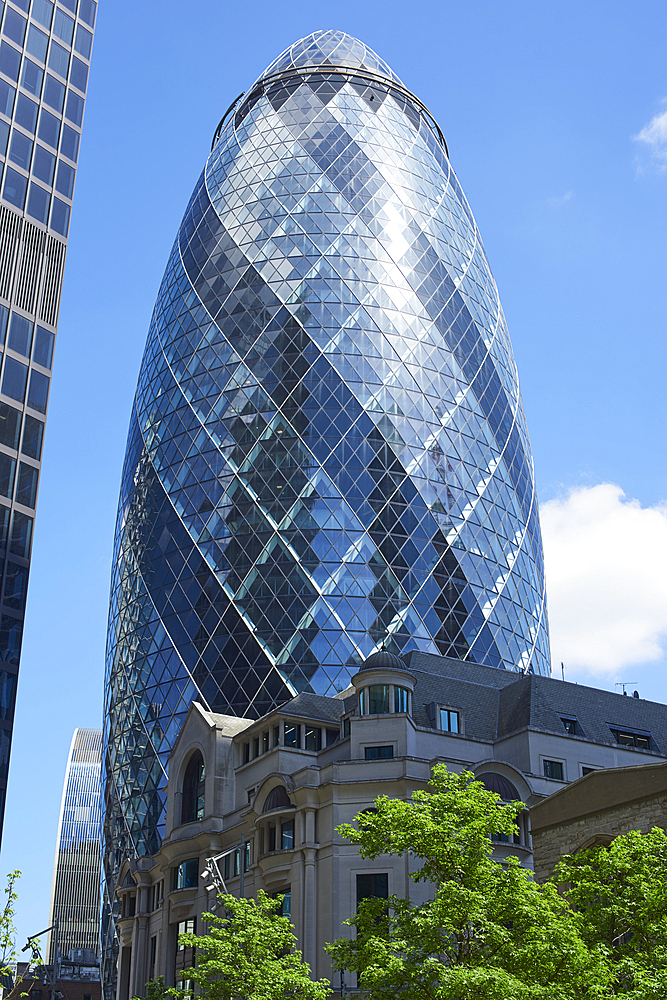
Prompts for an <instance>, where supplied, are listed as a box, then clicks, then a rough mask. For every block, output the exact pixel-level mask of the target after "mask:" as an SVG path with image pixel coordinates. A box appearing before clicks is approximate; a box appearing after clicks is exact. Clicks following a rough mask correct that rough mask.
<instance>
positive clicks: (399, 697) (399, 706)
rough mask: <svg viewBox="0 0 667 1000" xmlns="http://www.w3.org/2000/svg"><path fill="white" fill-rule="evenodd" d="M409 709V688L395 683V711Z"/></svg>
mask: <svg viewBox="0 0 667 1000" xmlns="http://www.w3.org/2000/svg"><path fill="white" fill-rule="evenodd" d="M407 710H408V689H407V688H404V687H398V686H397V685H394V711H395V712H407Z"/></svg>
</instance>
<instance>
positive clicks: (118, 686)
mask: <svg viewBox="0 0 667 1000" xmlns="http://www.w3.org/2000/svg"><path fill="white" fill-rule="evenodd" d="M382 644H384V645H385V646H386V648H388V649H390V650H392V651H394V652H396V653H399V654H400V653H405V652H407V651H408V650H410V649H419V650H425V651H430V652H433V653H441V654H447V655H451V656H457V657H462V658H464V659H470V660H473V661H475V662H478V663H485V664H491V665H494V666H496V667H505V668H507V669H512V670H516V669H527V670H535V671H538V672H541V673H548V671H549V653H548V634H547V622H546V611H545V594H544V577H543V565H542V543H541V537H540V528H539V523H538V513H537V505H536V499H535V490H534V482H533V467H532V459H531V454H530V446H529V441H528V435H527V431H526V425H525V419H524V414H523V410H522V405H521V400H520V395H519V388H518V380H517V372H516V367H515V363H514V360H513V357H512V350H511V345H510V340H509V335H508V332H507V327H506V324H505V319H504V316H503V313H502V309H501V306H500V302H499V298H498V292H497V289H496V286H495V283H494V280H493V277H492V275H491V271H490V269H489V265H488V262H487V259H486V256H485V253H484V249H483V246H482V242H481V239H480V235H479V232H478V230H477V227H476V225H475V221H474V219H473V216H472V213H471V211H470V208H469V207H468V204H467V201H466V199H465V197H464V195H463V193H462V191H461V188H460V187H459V184H458V181H457V179H456V177H455V175H454V172H453V170H452V168H451V166H450V163H449V159H448V155H447V151H446V147H445V145H444V140H443V139H442V137H441V134H440V132H439V129H438V128H437V126H436V125H435V123H434V122H433V121H432V119H431V118H430V116H429V115H428V114H427V113H426V111H425V110H424V109H423V107H422V106H421V104H420V102H419V101H418V100H417V99H416V98H414V97H413V96H412V95H411V94H410V93H409V92H408V91H407V90H406V89H405V88H404V87H403V86H402V84H401V83H400V81H399V80H398V78H397V77H396V76H395V75H394V74H393V73H392V72H391V70H390V69H389V68H388V67H387V66H386V64H384V63H383V62H382V60H380V59H379V58H378V57H377V56H376V55H375V54H374V53H372V52H371V51H370V50H368V49H367V48H366V47H365V46H364V45H363V44H362V43H361V42H358V41H357V40H355V39H352V38H350V37H349V36H347V35H344V34H342V33H340V32H319V33H316V34H315V35H313V36H309V37H308V38H306V39H304V40H302V41H301V42H298V43H296V44H295V45H294V46H292V47H291V49H289V50H288V51H287V52H286V53H284V54H283V56H281V57H280V58H279V59H278V60H277V61H276V62H275V63H274V64H273V65H272V66H271V67H270V68H269V69H268V70H267V72H266V73H265V74H264V75H263V77H262V78H260V80H259V81H258V83H256V84H255V85H254V86H253V87H251V88H250V90H249V91H248V93H247V94H246V95H245V96H244V97H243V98H242V99H241V100H240V101H239V102H238V104H237V106H236V107H235V109H234V110H233V112H232V113H230V114H229V116H228V117H227V119H226V121H224V123H223V124H222V125H221V127H220V129H219V134H218V136H217V141H216V142H215V144H214V148H213V151H212V153H211V155H210V157H209V159H208V161H207V163H206V166H205V168H204V171H203V173H202V175H201V177H200V179H199V181H198V182H197V184H196V186H195V190H194V193H193V195H192V198H191V201H190V203H189V205H188V207H187V210H186V212H185V216H184V218H183V221H182V223H181V227H180V229H179V232H178V236H177V239H176V242H175V244H174V248H173V251H172V254H171V257H170V259H169V261H168V264H167V268H166V272H165V275H164V278H163V281H162V285H161V288H160V291H159V294H158V299H157V304H156V307H155V312H154V315H153V319H152V322H151V326H150V330H149V334H148V341H147V345H146V350H145V354H144V358H143V362H142V366H141V373H140V376H139V384H138V389H137V395H136V398H135V402H134V405H133V407H132V414H131V421H130V431H129V440H128V447H127V454H126V460H125V466H124V470H123V476H122V486H121V497H120V508H119V515H118V522H117V531H116V539H115V548H114V556H113V578H112V593H111V610H110V621H109V638H108V658H107V676H106V704H105V769H106V771H105V773H106V777H105V779H104V780H105V791H104V794H105V810H106V824H105V845H104V851H105V857H106V870H107V872H108V874H109V875H110V877H111V878H113V875H112V873H113V872H114V871H115V870H117V867H118V865H119V864H120V863H121V862H122V860H123V858H124V856H126V854H128V853H134V852H136V853H137V854H139V855H142V854H145V853H149V854H151V853H153V852H154V851H155V850H157V848H158V846H159V843H160V836H161V833H162V829H163V826H162V824H163V788H164V782H165V774H166V765H167V756H168V754H169V752H170V750H171V748H172V746H173V744H174V740H175V737H176V735H177V733H178V731H179V727H180V725H181V723H182V721H183V718H184V716H185V713H186V711H187V709H188V707H189V705H190V704H191V703H192V701H193V700H194V699H198V700H199V701H201V703H202V704H204V705H206V706H208V707H210V708H211V709H212V710H214V711H218V712H223V713H228V714H233V715H248V716H251V717H257V716H259V715H261V714H263V713H265V712H266V711H268V710H269V709H270V708H272V706H274V705H276V704H277V703H279V702H281V701H283V700H284V699H286V698H288V697H290V696H291V695H292V694H293V693H294V692H297V691H302V690H303V691H315V692H317V693H320V694H333V693H335V692H336V691H339V690H341V689H343V688H345V687H346V686H347V685H348V683H349V679H350V676H351V675H352V674H353V673H354V672H355V671H356V669H357V665H358V664H359V663H360V661H361V659H362V658H363V657H365V656H367V655H369V654H370V653H371V652H372V651H373V650H374V649H376V648H378V647H379V646H380V645H382Z"/></svg>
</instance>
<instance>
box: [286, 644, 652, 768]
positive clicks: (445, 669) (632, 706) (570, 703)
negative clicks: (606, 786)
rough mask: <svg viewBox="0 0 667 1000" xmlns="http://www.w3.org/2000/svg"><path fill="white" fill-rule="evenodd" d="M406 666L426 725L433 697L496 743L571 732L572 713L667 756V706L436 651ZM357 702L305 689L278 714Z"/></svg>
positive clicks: (599, 735)
mask: <svg viewBox="0 0 667 1000" xmlns="http://www.w3.org/2000/svg"><path fill="white" fill-rule="evenodd" d="M406 667H407V669H408V670H409V672H410V673H411V674H414V676H415V678H416V685H415V692H414V698H413V707H412V714H413V718H414V721H415V722H416V724H417V725H418V726H423V727H425V728H430V727H431V721H430V719H429V714H428V705H429V704H430V703H433V702H434V703H435V704H436V705H443V706H446V707H449V708H453V709H458V710H459V711H461V712H463V715H464V719H465V733H466V736H468V737H469V738H471V739H473V740H485V741H488V742H494V741H495V740H498V739H502V738H504V737H507V736H510V735H512V733H516V732H517V731H520V730H523V729H528V728H530V729H535V730H538V731H539V732H543V733H553V734H555V735H557V736H565V735H567V734H566V732H565V727H564V725H563V722H562V717H569V718H572V719H575V720H576V723H577V732H576V735H577V736H578V737H580V738H582V739H589V740H591V741H593V742H594V743H600V744H605V745H607V746H617V743H616V740H615V737H614V735H613V733H612V728H618V729H625V730H628V731H631V732H632V731H635V732H638V733H649V734H650V736H651V749H650V753H651V754H654V755H661V756H665V757H667V705H661V704H659V703H657V702H653V701H645V700H644V699H642V698H630V697H625V696H623V695H620V694H615V693H614V692H612V691H601V690H599V689H598V688H592V687H586V686H584V685H583V684H571V683H569V682H568V681H561V680H555V679H554V678H552V677H541V676H537V675H536V674H525V675H524V674H518V673H513V672H511V671H506V670H499V669H497V668H496V667H484V666H480V665H479V664H477V663H470V662H468V661H467V660H455V659H450V658H449V657H446V656H435V655H433V654H430V653H420V652H416V651H415V652H412V653H411V654H409V655H408V656H407V657H406ZM342 694H343V695H345V692H343V693H342ZM355 703H356V697H355V695H353V694H352V695H348V696H347V697H341V696H340V695H339V696H338V697H337V698H326V697H324V696H322V695H316V694H307V693H302V694H298V695H297V696H296V697H295V698H292V699H291V700H290V701H288V702H285V704H283V705H281V706H280V708H279V709H278V711H279V712H280V714H281V715H288V716H289V715H294V716H296V717H299V718H305V719H313V720H316V721H321V722H332V723H334V724H335V723H338V722H339V720H340V718H341V716H342V715H343V714H344V713H345V712H349V711H350V710H351V709H352V708H354V706H355ZM270 714H274V713H273V712H272V713H270ZM637 752H638V753H641V752H642V751H641V750H638V751H637ZM644 752H649V751H644Z"/></svg>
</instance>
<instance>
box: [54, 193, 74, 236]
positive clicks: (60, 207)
mask: <svg viewBox="0 0 667 1000" xmlns="http://www.w3.org/2000/svg"><path fill="white" fill-rule="evenodd" d="M69 213H70V208H69V205H66V204H65V202H64V201H61V200H60V198H54V199H53V209H52V211H51V228H52V229H55V231H56V232H57V233H60V235H61V236H67V230H68V229H69Z"/></svg>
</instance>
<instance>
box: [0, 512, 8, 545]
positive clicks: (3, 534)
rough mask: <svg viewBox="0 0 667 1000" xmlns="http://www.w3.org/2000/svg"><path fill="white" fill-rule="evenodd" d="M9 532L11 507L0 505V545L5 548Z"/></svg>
mask: <svg viewBox="0 0 667 1000" xmlns="http://www.w3.org/2000/svg"><path fill="white" fill-rule="evenodd" d="M8 532H9V507H3V506H2V504H0V545H2V546H5V545H6V544H7V536H8Z"/></svg>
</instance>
